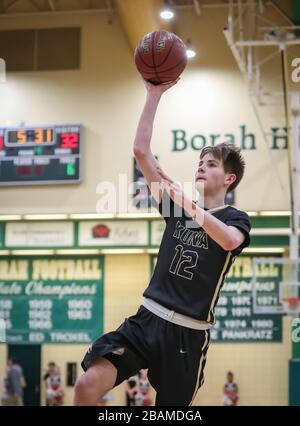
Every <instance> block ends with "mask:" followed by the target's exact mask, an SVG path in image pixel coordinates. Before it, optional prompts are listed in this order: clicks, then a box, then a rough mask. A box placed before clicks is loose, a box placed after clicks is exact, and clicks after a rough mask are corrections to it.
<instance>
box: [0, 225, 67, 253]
mask: <svg viewBox="0 0 300 426" xmlns="http://www.w3.org/2000/svg"><path fill="white" fill-rule="evenodd" d="M73 244H74V225H73V223H72V222H9V223H7V224H6V229H5V245H6V246H7V247H26V248H27V247H28V248H29V247H30V248H36V247H70V246H73Z"/></svg>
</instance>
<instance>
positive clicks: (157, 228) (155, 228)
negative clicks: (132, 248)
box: [151, 220, 166, 246]
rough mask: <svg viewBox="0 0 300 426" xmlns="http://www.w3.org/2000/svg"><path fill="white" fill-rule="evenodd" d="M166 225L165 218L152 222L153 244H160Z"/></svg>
mask: <svg viewBox="0 0 300 426" xmlns="http://www.w3.org/2000/svg"><path fill="white" fill-rule="evenodd" d="M165 227H166V223H165V221H164V220H153V221H152V222H151V246H159V245H160V243H161V239H162V236H163V233H164V230H165Z"/></svg>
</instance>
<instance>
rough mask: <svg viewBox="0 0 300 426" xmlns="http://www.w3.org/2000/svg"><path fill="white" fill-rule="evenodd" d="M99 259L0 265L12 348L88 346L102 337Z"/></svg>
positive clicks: (1, 313)
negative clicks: (14, 345)
mask: <svg viewBox="0 0 300 426" xmlns="http://www.w3.org/2000/svg"><path fill="white" fill-rule="evenodd" d="M103 269H104V260H103V256H99V257H76V258H70V257H67V258H65V257H59V258H53V257H51V258H48V257H43V258H32V259H30V258H19V257H18V258H5V259H1V260H0V318H2V319H4V321H5V340H6V342H7V343H10V344H27V343H30V344H33V343H35V344H40V343H64V344H66V343H90V342H92V341H93V340H95V339H96V338H97V337H98V336H99V335H101V334H102V333H103V272H104V270H103Z"/></svg>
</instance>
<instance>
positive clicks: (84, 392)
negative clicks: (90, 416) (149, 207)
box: [74, 372, 96, 399]
mask: <svg viewBox="0 0 300 426" xmlns="http://www.w3.org/2000/svg"><path fill="white" fill-rule="evenodd" d="M95 391H96V378H95V377H93V375H92V374H89V373H88V372H86V373H85V374H83V375H82V376H80V377H79V378H78V379H77V380H76V383H75V387H74V393H75V397H77V398H80V399H81V398H86V397H87V396H89V395H93V394H94V392H95Z"/></svg>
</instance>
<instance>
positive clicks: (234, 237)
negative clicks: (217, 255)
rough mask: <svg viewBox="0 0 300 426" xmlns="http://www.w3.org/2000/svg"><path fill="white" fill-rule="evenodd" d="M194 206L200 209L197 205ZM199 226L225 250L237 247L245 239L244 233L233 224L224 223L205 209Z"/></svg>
mask: <svg viewBox="0 0 300 426" xmlns="http://www.w3.org/2000/svg"><path fill="white" fill-rule="evenodd" d="M195 208H196V209H201V208H200V207H199V206H197V205H196V207H195ZM201 210H202V209H201ZM201 226H202V228H203V229H204V230H205V231H206V233H207V234H208V235H209V236H210V237H211V238H212V239H213V240H214V241H215V242H216V243H218V244H219V245H220V246H221V247H222V248H223V249H224V250H226V251H232V250H234V249H236V248H238V247H239V246H240V245H241V244H243V242H244V241H245V234H244V233H243V232H242V231H240V230H239V229H238V228H236V227H235V226H230V225H226V224H225V223H223V222H222V221H221V220H219V219H217V218H216V217H214V216H213V215H211V214H210V213H208V212H206V211H204V220H203V225H201Z"/></svg>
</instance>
